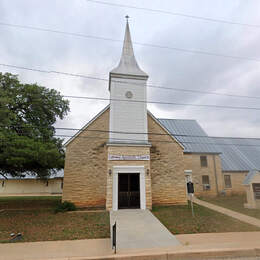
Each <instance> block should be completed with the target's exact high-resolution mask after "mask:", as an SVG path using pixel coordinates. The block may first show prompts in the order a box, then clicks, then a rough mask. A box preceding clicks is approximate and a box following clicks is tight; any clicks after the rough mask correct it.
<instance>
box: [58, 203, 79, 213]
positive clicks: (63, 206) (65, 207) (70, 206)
mask: <svg viewBox="0 0 260 260" xmlns="http://www.w3.org/2000/svg"><path fill="white" fill-rule="evenodd" d="M74 210H76V206H75V205H74V203H72V202H69V201H64V202H60V203H59V204H58V205H57V207H56V209H55V213H58V212H66V211H74Z"/></svg>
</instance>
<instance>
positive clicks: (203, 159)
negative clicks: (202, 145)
mask: <svg viewBox="0 0 260 260" xmlns="http://www.w3.org/2000/svg"><path fill="white" fill-rule="evenodd" d="M200 166H201V167H208V161H207V156H200Z"/></svg>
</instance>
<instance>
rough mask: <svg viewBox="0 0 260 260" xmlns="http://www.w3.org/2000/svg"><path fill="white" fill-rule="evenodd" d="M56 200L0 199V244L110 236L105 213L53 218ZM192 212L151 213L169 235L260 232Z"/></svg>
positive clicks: (200, 211)
mask: <svg viewBox="0 0 260 260" xmlns="http://www.w3.org/2000/svg"><path fill="white" fill-rule="evenodd" d="M60 199H61V198H60V197H16V198H15V197H10V198H0V206H1V207H2V208H3V207H4V209H5V210H4V211H2V212H0V231H1V232H0V242H2V243H4V242H9V240H10V234H11V233H18V232H20V233H22V234H23V239H22V241H23V242H27V241H28V242H29V241H46V240H71V239H93V238H108V237H109V236H110V227H109V213H108V212H106V211H97V212H71V213H58V214H55V213H54V209H55V207H56V205H57V204H58V203H59V201H60ZM1 207H0V208H1ZM22 208H23V209H22ZM15 209H16V210H15ZM18 209H20V210H18ZM194 209H195V217H194V218H193V217H192V216H191V210H190V206H168V207H166V206H155V207H153V210H152V212H153V213H154V215H155V216H156V217H158V219H159V220H160V221H161V222H162V223H163V224H164V225H165V226H166V227H167V228H168V229H169V230H170V231H171V232H172V233H173V234H187V233H205V232H235V231H260V229H258V228H256V227H254V226H251V225H249V224H245V223H243V222H240V221H238V220H235V219H232V218H230V217H228V216H225V215H222V214H220V213H217V212H215V211H212V210H210V209H207V208H204V207H202V206H199V205H196V204H195V205H194ZM129 224H131V223H129Z"/></svg>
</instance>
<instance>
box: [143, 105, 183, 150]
mask: <svg viewBox="0 0 260 260" xmlns="http://www.w3.org/2000/svg"><path fill="white" fill-rule="evenodd" d="M147 114H148V115H149V116H151V118H152V119H153V120H154V121H155V122H156V123H157V124H158V125H159V126H160V127H161V128H162V129H163V130H164V131H165V132H166V133H167V134H168V135H169V136H170V137H171V138H172V139H173V140H174V141H175V142H176V143H177V144H178V145H179V146H180V147H181V148H182V149H183V150H184V149H185V147H184V146H183V145H182V143H180V142H179V141H178V140H177V139H176V138H175V137H174V135H173V134H171V133H170V132H169V131H168V129H167V128H166V127H165V126H164V125H163V124H162V123H161V122H160V121H159V120H158V119H157V118H156V117H155V116H154V115H153V114H152V113H151V112H150V111H149V110H148V109H147ZM147 120H148V119H147ZM148 138H149V133H148Z"/></svg>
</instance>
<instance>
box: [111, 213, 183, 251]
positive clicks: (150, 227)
mask: <svg viewBox="0 0 260 260" xmlns="http://www.w3.org/2000/svg"><path fill="white" fill-rule="evenodd" d="M115 222H116V227H117V229H116V231H117V236H116V240H117V248H118V250H119V252H120V250H121V252H122V250H125V249H127V250H128V249H151V248H166V247H174V246H179V245H180V243H179V241H178V240H177V239H176V238H175V236H174V235H173V234H171V233H170V231H169V230H168V229H167V228H166V227H165V226H164V225H163V224H162V223H161V222H160V221H159V220H158V219H157V218H156V217H155V216H154V215H153V214H152V213H151V212H150V211H149V210H141V209H122V210H118V211H110V225H113V224H114V223H115ZM111 234H112V232H111Z"/></svg>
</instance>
